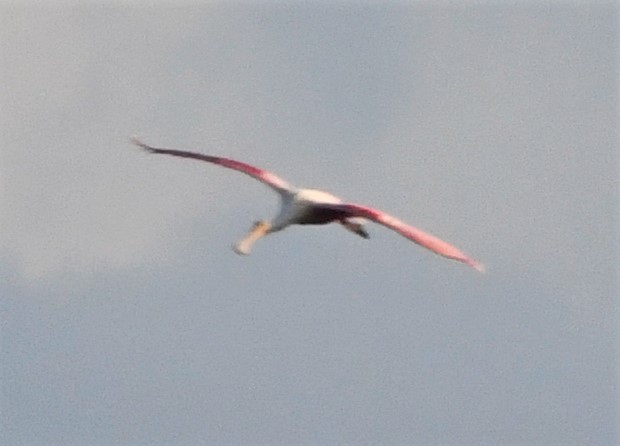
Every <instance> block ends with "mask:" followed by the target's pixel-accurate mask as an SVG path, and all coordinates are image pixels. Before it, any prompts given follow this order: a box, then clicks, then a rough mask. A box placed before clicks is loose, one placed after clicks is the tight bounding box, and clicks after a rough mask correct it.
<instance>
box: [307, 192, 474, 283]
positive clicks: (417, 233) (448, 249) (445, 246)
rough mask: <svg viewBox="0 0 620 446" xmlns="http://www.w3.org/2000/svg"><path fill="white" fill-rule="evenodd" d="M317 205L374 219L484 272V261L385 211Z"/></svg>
mask: <svg viewBox="0 0 620 446" xmlns="http://www.w3.org/2000/svg"><path fill="white" fill-rule="evenodd" d="M317 207H321V208H325V209H329V210H333V211H336V212H341V213H342V217H362V218H366V219H368V220H372V221H374V222H376V223H379V224H380V225H383V226H386V227H388V228H390V229H392V230H394V231H396V232H398V233H399V234H400V235H402V236H403V237H406V238H408V239H409V240H411V241H413V242H414V243H417V244H418V245H420V246H423V247H424V248H426V249H429V250H431V251H433V252H434V253H436V254H439V255H440V256H443V257H447V258H449V259H454V260H457V261H459V262H463V263H465V264H466V265H469V266H471V267H473V268H475V269H477V270H478V271H480V272H484V265H482V263H480V262H478V261H476V260H474V259H472V258H471V257H469V256H467V255H466V254H464V253H463V252H462V251H460V250H459V249H457V248H455V247H454V246H452V245H450V244H449V243H447V242H444V241H443V240H441V239H439V238H437V237H435V236H434V235H431V234H429V233H427V232H424V231H422V230H421V229H417V228H414V227H413V226H409V225H408V224H406V223H404V222H402V221H400V220H399V219H397V218H396V217H393V216H391V215H389V214H386V213H385V212H382V211H379V210H377V209H373V208H370V207H366V206H360V205H357V204H350V203H341V204H331V203H329V204H328V203H325V204H323V203H321V204H319V205H317Z"/></svg>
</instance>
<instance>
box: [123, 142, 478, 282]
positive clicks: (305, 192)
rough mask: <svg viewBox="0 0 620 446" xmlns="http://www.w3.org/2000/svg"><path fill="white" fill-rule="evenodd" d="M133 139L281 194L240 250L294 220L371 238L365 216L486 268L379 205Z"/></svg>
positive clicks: (153, 150) (445, 253) (148, 148)
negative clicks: (230, 171)
mask: <svg viewBox="0 0 620 446" xmlns="http://www.w3.org/2000/svg"><path fill="white" fill-rule="evenodd" d="M131 141H132V142H133V143H134V144H136V145H137V146H139V147H141V148H143V149H144V150H146V151H147V152H150V153H157V154H162V155H172V156H179V157H182V158H191V159H196V160H200V161H206V162H208V163H213V164H217V165H219V166H222V167H226V168H228V169H233V170H237V171H239V172H241V173H244V174H246V175H249V176H251V177H253V178H255V179H257V180H258V181H260V182H262V183H264V184H266V185H267V186H269V187H270V188H271V189H273V190H274V191H275V192H277V193H278V194H279V195H280V198H281V208H280V212H279V214H278V215H277V216H276V217H275V218H274V219H273V220H271V221H266V220H261V221H257V222H255V223H254V224H253V226H252V229H251V230H250V232H249V233H248V235H246V236H245V237H244V238H243V239H241V240H240V241H239V242H237V243H236V244H235V245H234V247H233V249H234V250H235V252H236V253H237V254H245V255H247V254H249V253H250V250H251V249H252V245H253V244H254V243H255V242H256V241H257V240H258V239H260V238H262V237H264V236H265V235H267V234H271V233H273V232H277V231H281V230H282V229H284V228H286V227H287V226H290V225H294V224H297V225H322V224H326V223H331V222H338V223H340V224H341V225H342V226H343V227H344V228H346V229H348V230H349V231H351V232H353V233H355V234H357V235H359V236H361V237H363V238H368V237H369V236H368V233H367V232H366V229H365V228H364V220H372V221H374V222H375V223H379V224H380V225H383V226H386V227H388V228H390V229H392V230H394V231H396V232H398V233H399V234H400V235H402V236H403V237H405V238H408V239H409V240H411V241H413V242H414V243H417V244H418V245H420V246H422V247H424V248H426V249H429V250H430V251H432V252H434V253H436V254H439V255H440V256H443V257H447V258H449V259H453V260H456V261H459V262H462V263H465V264H466V265H469V266H471V267H473V268H475V269H477V270H478V271H481V272H483V271H484V266H483V265H482V264H481V263H479V262H477V261H476V260H474V259H472V258H471V257H469V256H467V255H466V254H464V253H463V252H462V251H460V250H459V249H457V248H455V247H454V246H452V245H450V244H449V243H447V242H444V241H443V240H440V239H439V238H437V237H435V236H434V235H431V234H429V233H427V232H424V231H422V230H420V229H417V228H414V227H413V226H409V225H407V224H406V223H403V222H402V221H400V220H399V219H397V218H396V217H393V216H391V215H389V214H386V213H385V212H382V211H379V210H377V209H374V208H371V207H367V206H361V205H358V204H352V203H345V202H343V201H342V200H341V199H340V198H338V197H336V196H334V195H332V194H330V193H327V192H323V191H320V190H316V189H299V188H296V187H294V186H291V185H290V184H289V183H288V182H286V181H284V180H283V179H281V178H279V177H278V176H276V175H274V174H272V173H271V172H268V171H266V170H263V169H259V168H257V167H254V166H251V165H249V164H245V163H242V162H240V161H235V160H232V159H228V158H222V157H218V156H211V155H204V154H201V153H195V152H188V151H184V150H174V149H166V148H156V147H152V146H149V145H147V144H145V143H143V142H142V141H140V140H139V139H137V138H132V139H131Z"/></svg>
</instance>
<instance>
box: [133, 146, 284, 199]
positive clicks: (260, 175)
mask: <svg viewBox="0 0 620 446" xmlns="http://www.w3.org/2000/svg"><path fill="white" fill-rule="evenodd" d="M130 142H131V143H132V144H135V145H136V146H138V147H140V148H142V149H143V150H145V151H147V152H149V153H155V154H160V155H172V156H178V157H181V158H191V159H195V160H199V161H206V162H208V163H212V164H216V165H218V166H222V167H226V168H228V169H232V170H236V171H238V172H241V173H244V174H246V175H248V176H251V177H252V178H255V179H256V180H258V181H260V182H261V183H263V184H266V185H267V186H269V187H270V188H272V189H273V190H275V191H276V192H278V193H279V194H281V195H287V194H288V193H290V191H291V189H292V188H291V186H290V185H289V183H288V182H287V181H285V180H283V179H282V178H280V177H278V176H277V175H274V174H273V173H271V172H269V171H267V170H263V169H259V168H258V167H254V166H252V165H250V164H246V163H242V162H241V161H235V160H232V159H229V158H223V157H219V156H211V155H204V154H202V153H196V152H189V151H185V150H175V149H166V148H157V147H153V146H150V145H148V144H145V143H144V142H142V141H141V140H140V139H138V138H137V137H135V136H134V137H131V138H130Z"/></svg>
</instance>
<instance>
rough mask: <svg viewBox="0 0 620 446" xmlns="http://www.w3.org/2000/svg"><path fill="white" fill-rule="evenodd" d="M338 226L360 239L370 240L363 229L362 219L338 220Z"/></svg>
mask: <svg viewBox="0 0 620 446" xmlns="http://www.w3.org/2000/svg"><path fill="white" fill-rule="evenodd" d="M340 224H341V225H342V226H344V227H345V228H347V229H348V230H349V231H351V232H353V233H354V234H357V235H359V236H360V237H364V238H370V234H368V231H366V228H364V223H363V220H362V219H359V218H345V219H344V220H340Z"/></svg>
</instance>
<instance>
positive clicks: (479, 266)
mask: <svg viewBox="0 0 620 446" xmlns="http://www.w3.org/2000/svg"><path fill="white" fill-rule="evenodd" d="M465 263H466V264H468V265H469V266H471V267H472V268H474V269H475V270H476V271H478V272H480V273H482V274H484V273H486V272H487V269H486V267H485V266H484V265H483V264H482V263H480V262H478V261H476V260H473V259H468V260H466V261H465Z"/></svg>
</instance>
